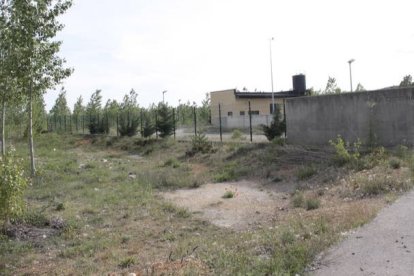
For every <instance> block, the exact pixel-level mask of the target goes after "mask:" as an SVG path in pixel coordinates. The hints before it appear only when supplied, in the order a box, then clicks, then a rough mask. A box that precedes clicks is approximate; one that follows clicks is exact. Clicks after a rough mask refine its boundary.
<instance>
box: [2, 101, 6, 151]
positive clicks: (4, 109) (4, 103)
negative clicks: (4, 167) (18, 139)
mask: <svg viewBox="0 0 414 276" xmlns="http://www.w3.org/2000/svg"><path fill="white" fill-rule="evenodd" d="M1 155H2V156H3V158H4V156H5V155H6V101H5V100H4V98H3V102H2V115H1Z"/></svg>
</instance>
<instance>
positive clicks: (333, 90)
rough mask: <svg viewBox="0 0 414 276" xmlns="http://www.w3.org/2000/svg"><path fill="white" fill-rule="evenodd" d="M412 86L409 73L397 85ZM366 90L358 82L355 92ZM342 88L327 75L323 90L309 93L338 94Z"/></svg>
mask: <svg viewBox="0 0 414 276" xmlns="http://www.w3.org/2000/svg"><path fill="white" fill-rule="evenodd" d="M408 86H414V82H413V78H412V76H411V75H406V76H404V77H403V79H402V81H401V82H400V84H399V87H408ZM362 91H366V89H365V87H364V86H363V85H362V84H361V83H358V85H357V87H356V89H355V92H362ZM342 92H343V90H342V89H341V88H340V87H339V86H338V85H337V83H336V79H335V78H333V77H328V81H327V83H326V86H325V89H324V90H314V89H311V91H310V95H320V94H340V93H342Z"/></svg>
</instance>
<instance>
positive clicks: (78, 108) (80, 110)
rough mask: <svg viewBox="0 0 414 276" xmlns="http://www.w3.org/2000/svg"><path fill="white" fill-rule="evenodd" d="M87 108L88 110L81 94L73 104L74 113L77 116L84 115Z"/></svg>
mask: <svg viewBox="0 0 414 276" xmlns="http://www.w3.org/2000/svg"><path fill="white" fill-rule="evenodd" d="M85 110H86V108H85V106H84V105H83V98H82V96H79V97H78V98H77V99H76V103H75V105H74V106H73V115H74V116H75V117H78V116H82V115H84V114H85Z"/></svg>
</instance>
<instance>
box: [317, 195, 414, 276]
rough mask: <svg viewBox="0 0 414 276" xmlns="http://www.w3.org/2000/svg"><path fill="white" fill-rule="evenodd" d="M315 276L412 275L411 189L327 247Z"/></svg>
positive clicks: (413, 202) (413, 211) (413, 210)
mask: <svg viewBox="0 0 414 276" xmlns="http://www.w3.org/2000/svg"><path fill="white" fill-rule="evenodd" d="M314 275H329V276H331V275H336V276H337V275H414V191H411V192H409V193H408V194H406V195H404V196H403V197H401V198H400V199H398V200H397V201H396V202H395V203H394V204H392V205H390V206H388V207H386V208H385V209H383V210H382V211H381V212H380V213H379V214H378V216H377V217H376V218H375V219H374V220H373V221H372V222H371V223H369V224H366V225H365V226H363V227H361V228H359V229H357V230H356V231H355V232H354V233H352V234H351V235H350V236H348V237H347V238H346V239H345V240H344V241H343V242H341V243H340V244H338V245H337V246H335V247H333V248H332V249H330V250H329V251H328V252H327V254H326V255H325V256H324V257H323V258H322V260H321V265H320V267H319V269H318V270H316V271H315V272H314Z"/></svg>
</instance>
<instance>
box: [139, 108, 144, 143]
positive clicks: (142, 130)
mask: <svg viewBox="0 0 414 276" xmlns="http://www.w3.org/2000/svg"><path fill="white" fill-rule="evenodd" d="M142 114H143V113H142V109H141V116H140V118H139V119H140V121H141V125H140V126H141V137H143V136H144V126H143V125H142V122H143V117H142Z"/></svg>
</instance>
